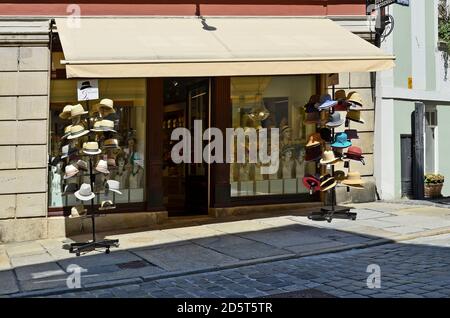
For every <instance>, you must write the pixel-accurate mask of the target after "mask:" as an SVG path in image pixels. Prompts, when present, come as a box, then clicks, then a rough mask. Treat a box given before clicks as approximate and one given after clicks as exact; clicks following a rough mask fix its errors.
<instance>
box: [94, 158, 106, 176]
mask: <svg viewBox="0 0 450 318" xmlns="http://www.w3.org/2000/svg"><path fill="white" fill-rule="evenodd" d="M95 170H97V171H98V172H101V173H104V174H109V171H108V163H107V162H106V160H99V161H98V163H97V166H96V167H95Z"/></svg>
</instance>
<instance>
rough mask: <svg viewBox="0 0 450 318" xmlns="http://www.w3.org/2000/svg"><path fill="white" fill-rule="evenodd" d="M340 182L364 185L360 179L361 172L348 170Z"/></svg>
mask: <svg viewBox="0 0 450 318" xmlns="http://www.w3.org/2000/svg"><path fill="white" fill-rule="evenodd" d="M342 184H345V185H350V186H355V185H360V186H362V185H364V180H363V179H361V174H360V173H359V172H349V173H348V175H347V178H346V179H345V180H343V181H342Z"/></svg>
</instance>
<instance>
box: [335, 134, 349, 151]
mask: <svg viewBox="0 0 450 318" xmlns="http://www.w3.org/2000/svg"><path fill="white" fill-rule="evenodd" d="M351 145H352V142H351V141H349V140H348V137H347V134H346V133H344V132H342V133H337V134H336V137H335V140H334V143H332V144H331V147H333V148H348V147H350V146H351Z"/></svg>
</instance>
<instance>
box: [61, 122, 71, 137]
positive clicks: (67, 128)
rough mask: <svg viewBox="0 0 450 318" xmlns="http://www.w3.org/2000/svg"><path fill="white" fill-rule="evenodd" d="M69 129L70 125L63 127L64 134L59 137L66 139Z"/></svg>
mask: <svg viewBox="0 0 450 318" xmlns="http://www.w3.org/2000/svg"><path fill="white" fill-rule="evenodd" d="M70 129H72V125H69V126H66V128H64V135H63V136H62V137H61V139H66V138H67V137H69V136H70Z"/></svg>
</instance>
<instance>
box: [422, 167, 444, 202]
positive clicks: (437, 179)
mask: <svg viewBox="0 0 450 318" xmlns="http://www.w3.org/2000/svg"><path fill="white" fill-rule="evenodd" d="M444 180H445V178H444V176H443V175H440V174H434V173H429V174H426V175H425V198H437V197H441V196H442V195H441V191H442V187H443V186H444Z"/></svg>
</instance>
